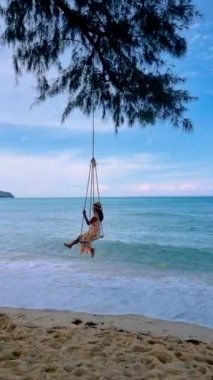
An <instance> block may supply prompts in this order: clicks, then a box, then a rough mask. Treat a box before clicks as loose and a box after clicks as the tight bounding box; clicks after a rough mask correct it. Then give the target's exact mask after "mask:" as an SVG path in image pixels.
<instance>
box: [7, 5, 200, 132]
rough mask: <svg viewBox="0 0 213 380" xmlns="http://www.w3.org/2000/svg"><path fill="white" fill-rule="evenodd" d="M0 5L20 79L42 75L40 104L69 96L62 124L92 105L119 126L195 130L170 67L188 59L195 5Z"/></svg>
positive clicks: (184, 93)
mask: <svg viewBox="0 0 213 380" xmlns="http://www.w3.org/2000/svg"><path fill="white" fill-rule="evenodd" d="M1 2H2V5H1V7H0V15H1V16H0V17H1V19H2V21H3V22H2V24H3V25H4V32H3V34H2V36H1V39H2V41H3V43H4V44H6V45H9V46H12V48H13V61H14V67H15V71H16V74H17V75H20V74H22V72H23V71H25V70H26V71H30V72H33V73H34V74H35V75H36V77H37V83H38V92H39V96H38V99H37V100H38V102H39V101H43V100H45V99H46V98H47V97H53V96H55V95H57V94H60V93H65V94H68V99H67V104H66V107H65V109H64V112H63V115H62V119H63V120H64V119H65V118H66V117H67V116H68V115H69V114H70V112H71V111H72V110H73V109H74V108H80V109H81V110H82V111H83V112H84V113H86V114H90V113H91V111H92V109H93V107H94V108H95V109H99V110H100V109H101V110H102V114H103V117H105V116H106V115H107V114H111V115H112V117H113V120H114V122H115V126H116V128H118V127H119V126H120V125H121V124H122V123H123V122H124V121H125V120H127V121H128V123H129V124H130V125H133V124H134V123H136V122H139V123H140V124H141V125H142V126H145V125H147V124H150V123H154V122H155V121H156V120H157V119H161V120H168V119H169V120H170V122H171V123H172V125H173V126H175V127H178V126H180V125H181V126H182V127H183V128H184V129H185V130H190V129H191V128H192V124H191V122H190V121H189V120H187V119H184V117H183V114H184V112H185V110H186V104H187V103H188V102H189V101H190V100H191V99H192V97H191V96H190V95H189V93H188V92H187V91H186V90H182V89H180V88H179V86H180V85H181V84H182V82H183V78H181V77H179V76H177V75H175V74H174V73H173V72H172V70H171V68H170V67H169V65H168V63H167V61H166V57H168V55H171V56H173V57H177V58H179V57H182V56H183V55H184V54H185V53H186V50H187V44H186V40H185V38H184V37H183V31H184V30H186V29H187V28H189V26H190V25H191V24H192V23H193V22H194V19H195V17H197V15H198V13H197V12H196V10H195V8H194V6H193V4H192V0H105V1H102V0H75V1H74V0H21V1H20V0H2V1H1ZM52 68H54V72H55V73H56V74H55V78H54V79H53V80H51V79H50V70H51V69H52Z"/></svg>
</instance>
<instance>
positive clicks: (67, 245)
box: [64, 243, 72, 248]
mask: <svg viewBox="0 0 213 380" xmlns="http://www.w3.org/2000/svg"><path fill="white" fill-rule="evenodd" d="M64 245H65V247H67V248H72V245H71V244H68V243H64Z"/></svg>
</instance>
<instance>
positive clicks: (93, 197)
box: [81, 104, 104, 240]
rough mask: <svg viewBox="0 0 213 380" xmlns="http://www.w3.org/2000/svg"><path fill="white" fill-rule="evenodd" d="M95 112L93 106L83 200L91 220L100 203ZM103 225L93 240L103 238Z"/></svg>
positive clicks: (82, 225) (83, 220) (82, 226)
mask: <svg viewBox="0 0 213 380" xmlns="http://www.w3.org/2000/svg"><path fill="white" fill-rule="evenodd" d="M94 114H95V110H94V104H93V108H92V158H91V161H90V166H89V174H88V180H87V187H86V195H85V200H84V210H86V208H87V207H88V210H89V218H91V215H92V207H93V204H94V203H95V202H100V192H99V185H98V173H97V162H96V159H95V115H94ZM84 222H85V219H84V217H83V218H82V224H81V234H82V232H83V229H84ZM103 236H104V233H103V225H102V223H101V234H100V236H99V237H98V238H96V239H94V240H98V239H99V238H103Z"/></svg>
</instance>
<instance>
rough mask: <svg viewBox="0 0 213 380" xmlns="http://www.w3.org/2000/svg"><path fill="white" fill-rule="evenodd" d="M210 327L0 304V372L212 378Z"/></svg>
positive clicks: (30, 379)
mask: <svg viewBox="0 0 213 380" xmlns="http://www.w3.org/2000/svg"><path fill="white" fill-rule="evenodd" d="M212 368H213V330H212V329H208V328H205V327H200V326H196V325H190V324H185V323H174V322H166V321H160V320H156V319H151V318H147V317H142V316H135V315H125V316H109V315H108V316H103V315H102V316H101V315H94V314H86V313H75V312H69V311H67V312H66V311H54V310H32V309H30V310H29V309H10V308H2V307H1V308H0V378H1V379H8V380H40V379H46V380H52V379H54V380H70V379H72V380H77V379H79V378H81V379H84V380H99V379H103V380H123V379H134V380H149V379H150V380H160V379H164V380H184V379H187V380H196V379H197V380H200V379H206V380H207V379H209V380H210V379H212Z"/></svg>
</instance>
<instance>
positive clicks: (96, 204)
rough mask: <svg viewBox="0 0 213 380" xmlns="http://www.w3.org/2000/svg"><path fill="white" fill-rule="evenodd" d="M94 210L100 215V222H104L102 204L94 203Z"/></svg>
mask: <svg viewBox="0 0 213 380" xmlns="http://www.w3.org/2000/svg"><path fill="white" fill-rule="evenodd" d="M94 208H95V211H96V212H97V214H98V217H99V220H100V222H102V220H103V219H104V214H103V211H102V206H101V203H100V202H96V203H94Z"/></svg>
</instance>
